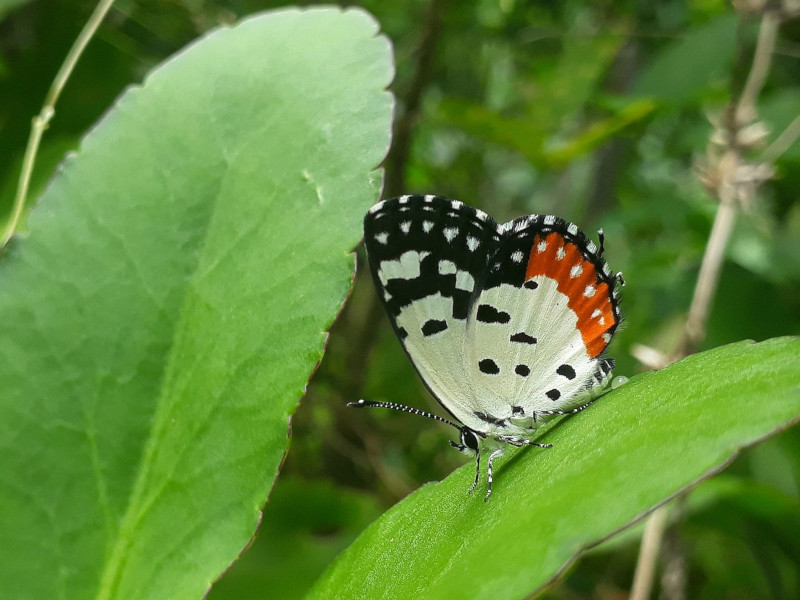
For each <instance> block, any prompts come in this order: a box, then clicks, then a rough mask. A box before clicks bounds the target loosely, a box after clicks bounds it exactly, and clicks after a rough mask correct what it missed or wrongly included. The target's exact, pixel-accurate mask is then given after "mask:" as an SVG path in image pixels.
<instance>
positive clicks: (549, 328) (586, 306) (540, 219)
mask: <svg viewBox="0 0 800 600" xmlns="http://www.w3.org/2000/svg"><path fill="white" fill-rule="evenodd" d="M500 231H501V233H502V239H501V244H500V247H499V249H498V252H497V253H496V254H495V255H494V256H493V257H492V259H491V264H490V265H489V272H488V275H487V277H486V280H485V282H484V287H483V290H482V292H481V293H480V295H479V297H478V298H477V299H476V301H475V303H474V305H473V309H472V311H471V314H470V318H469V320H468V324H467V340H466V346H465V347H466V348H467V352H466V360H467V368H468V371H469V373H470V376H471V377H470V378H471V380H472V382H473V385H474V387H475V389H476V392H477V397H479V398H480V402H481V407H482V408H481V411H482V412H483V413H484V416H483V421H484V428H485V429H484V430H498V431H499V432H500V433H503V428H512V427H513V425H515V424H516V425H520V426H523V427H525V426H530V425H531V424H532V417H533V415H534V413H535V412H538V411H546V410H569V409H570V408H574V407H575V406H578V405H579V404H581V403H582V402H584V401H585V399H586V397H587V395H589V394H591V392H592V389H593V388H595V387H596V386H597V385H599V384H601V383H604V382H605V380H606V379H607V378H608V376H609V374H610V371H611V368H612V367H613V361H611V360H609V359H602V358H600V355H601V353H602V352H603V350H604V349H605V347H606V346H607V345H608V343H609V341H610V340H611V337H612V335H613V333H614V330H615V329H616V327H617V325H618V324H619V320H620V314H619V308H618V296H617V291H616V284H617V280H616V277H615V276H614V275H612V274H611V272H610V269H609V268H608V265H607V264H606V262H605V261H604V260H603V259H602V258H601V257H600V252H599V251H598V248H597V246H595V244H593V243H592V242H591V241H589V239H588V238H587V237H586V236H585V235H584V234H583V233H582V232H581V231H580V230H579V229H578V228H577V226H575V225H573V224H571V223H567V222H565V221H563V220H562V219H559V218H557V217H553V216H538V215H532V216H530V217H525V218H522V219H517V220H515V221H511V222H510V223H506V224H504V225H502V226H501V227H500Z"/></svg>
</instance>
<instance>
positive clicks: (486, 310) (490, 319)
mask: <svg viewBox="0 0 800 600" xmlns="http://www.w3.org/2000/svg"><path fill="white" fill-rule="evenodd" d="M476 316H477V319H478V321H480V322H481V323H508V322H509V321H510V320H511V315H509V314H508V313H507V312H503V311H502V310H497V309H496V308H495V307H494V306H492V305H491V304H481V305H480V306H479V307H478V314H477V315H476Z"/></svg>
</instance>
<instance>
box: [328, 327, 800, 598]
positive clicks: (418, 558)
mask: <svg viewBox="0 0 800 600" xmlns="http://www.w3.org/2000/svg"><path fill="white" fill-rule="evenodd" d="M799 355H800V339H798V338H777V339H773V340H770V341H767V342H763V343H759V344H753V343H751V342H741V343H737V344H732V345H730V346H724V347H720V348H717V349H714V350H711V351H708V352H704V353H702V354H698V355H694V356H691V357H689V358H687V359H685V360H682V361H680V362H678V363H676V364H673V365H671V366H669V367H667V368H666V369H664V370H662V371H660V372H657V373H647V374H644V375H639V376H637V377H634V378H632V379H631V381H630V383H628V384H627V385H625V386H623V387H621V388H620V389H618V390H616V391H614V392H611V393H609V394H608V395H607V396H605V397H603V398H602V399H601V400H600V401H599V402H597V403H596V404H595V405H594V406H592V407H591V408H590V409H589V410H587V411H585V412H583V413H581V414H580V415H576V416H575V417H573V418H570V419H567V420H562V421H560V422H559V423H557V424H555V426H554V427H553V428H552V429H550V430H549V431H548V432H547V433H546V434H545V435H544V436H543V438H542V439H543V440H545V441H547V442H552V443H553V444H554V448H552V449H549V450H542V449H535V448H532V449H524V450H521V451H517V452H515V453H514V455H513V457H512V458H510V459H508V460H506V461H505V464H504V465H502V467H501V468H500V469H499V472H498V473H496V474H495V484H494V494H493V495H492V497H491V499H490V500H489V502H486V503H484V502H483V493H482V491H483V488H479V490H478V493H475V494H473V495H471V496H467V495H466V493H465V491H466V490H467V488H468V487H469V485H470V482H471V479H472V476H473V472H474V471H473V469H474V465H473V464H468V465H465V466H464V467H463V468H461V469H459V470H458V471H456V472H455V473H453V475H451V476H450V477H448V478H447V479H445V480H444V481H442V482H441V483H438V484H434V485H428V486H425V487H423V488H422V489H420V490H418V491H417V492H415V493H414V494H412V495H411V496H409V497H408V498H406V499H405V500H403V501H402V502H400V503H399V504H398V505H397V506H395V507H394V508H393V509H392V510H390V511H389V512H388V513H386V514H385V515H384V516H383V517H382V518H381V519H379V520H378V521H377V522H375V523H373V524H372V525H371V526H370V527H369V528H368V529H367V530H366V531H365V532H364V533H363V534H362V535H361V536H360V537H359V538H358V540H356V542H355V543H354V544H353V545H352V546H351V547H350V548H349V549H348V550H347V551H345V552H344V553H343V554H342V555H341V556H340V557H339V558H338V559H337V561H336V562H335V563H334V565H333V566H332V568H331V569H329V570H328V571H327V572H326V573H325V575H324V576H323V577H322V578H321V579H320V581H318V582H317V584H316V586H315V588H314V593H313V594H312V597H314V598H345V597H363V598H463V597H464V595H465V593H466V594H467V595H468V596H469V597H471V598H523V597H525V596H527V595H528V594H530V593H532V592H534V591H535V590H538V589H540V588H541V587H542V586H544V585H546V584H547V583H548V582H549V581H551V580H552V579H553V578H554V577H556V576H557V574H558V573H559V572H561V571H562V570H563V569H564V568H565V567H566V566H567V565H569V564H570V563H571V562H572V561H573V560H575V558H576V557H577V555H578V554H579V553H580V551H581V550H582V549H585V548H587V547H589V546H592V545H593V544H596V543H597V542H599V541H601V540H603V539H604V538H606V537H608V536H610V535H612V534H613V533H615V532H616V531H618V530H620V529H621V528H623V527H625V526H626V525H628V524H630V523H631V522H632V521H634V520H636V519H639V518H641V517H642V516H643V515H645V514H646V513H647V512H648V511H650V510H651V509H652V508H653V507H654V506H656V505H658V504H660V503H662V502H664V501H665V500H666V499H668V498H670V497H672V496H674V495H675V494H677V493H678V492H679V491H681V490H683V489H686V488H687V487H688V486H690V485H692V484H693V483H695V482H697V481H698V480H701V479H702V478H704V477H707V476H708V475H709V474H712V473H714V472H716V471H718V470H719V469H721V468H723V467H724V466H725V465H726V464H728V462H729V461H730V460H731V459H732V458H733V457H734V456H735V455H736V453H737V452H738V451H739V450H740V449H741V448H744V447H747V446H749V445H752V444H754V443H756V442H758V441H759V440H761V439H763V438H764V437H766V436H769V435H770V434H772V433H774V432H776V431H778V430H780V429H781V428H784V427H787V426H788V425H789V424H791V423H793V422H795V421H796V420H797V419H798V418H800V369H798V368H797V358H798V356H799ZM498 462H499V461H498ZM465 590H467V591H466V592H465Z"/></svg>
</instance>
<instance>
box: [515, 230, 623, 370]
mask: <svg viewBox="0 0 800 600" xmlns="http://www.w3.org/2000/svg"><path fill="white" fill-rule="evenodd" d="M537 275H544V276H545V277H549V278H550V279H553V280H555V281H556V283H557V285H558V291H559V292H561V293H562V294H564V295H565V296H567V298H569V301H568V302H567V305H568V306H569V307H570V308H571V309H572V310H573V311H574V312H575V314H576V315H578V329H579V330H580V332H581V337H582V338H583V343H584V345H585V346H586V352H587V353H588V354H589V356H590V357H592V358H596V357H597V356H599V355H600V353H601V352H602V351H603V350H605V347H606V346H607V345H608V342H609V341H610V340H611V337H610V335H607V333H608V331H609V330H611V329H612V328H613V327H614V326H615V325H616V324H617V319H616V317H615V316H614V307H613V305H612V304H611V292H612V290H610V289H609V286H608V284H607V283H605V282H603V281H602V280H601V279H600V277H598V273H597V269H596V268H595V265H594V264H593V263H592V262H590V261H588V260H586V259H585V258H584V257H583V254H582V253H581V251H580V250H579V249H578V247H577V246H576V245H575V244H573V243H572V242H570V241H568V240H566V239H565V238H564V237H563V236H562V235H560V234H558V233H555V232H552V233H548V234H546V235H544V236H543V235H541V234H537V235H536V236H535V237H534V239H533V247H532V248H531V253H530V258H529V259H528V268H527V270H526V272H525V281H528V280H529V279H532V278H533V277H536V276H537Z"/></svg>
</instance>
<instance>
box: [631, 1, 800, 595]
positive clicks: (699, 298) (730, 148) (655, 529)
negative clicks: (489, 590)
mask: <svg viewBox="0 0 800 600" xmlns="http://www.w3.org/2000/svg"><path fill="white" fill-rule="evenodd" d="M779 25H780V16H779V14H778V13H777V12H773V11H770V10H767V11H766V12H765V13H764V14H763V16H762V18H761V24H760V27H759V32H758V42H757V44H756V50H755V54H754V56H753V64H752V66H751V68H750V71H749V73H748V75H747V80H746V81H745V85H744V87H743V89H742V92H741V94H740V95H739V99H738V101H735V102H733V101H732V102H731V105H730V106H729V108H728V110H727V111H726V117H725V118H724V122H723V124H722V127H723V128H724V129H725V140H726V147H725V148H724V151H723V153H722V154H721V156H719V160H718V162H717V164H716V165H713V166H712V168H715V169H716V170H717V174H718V178H717V185H716V186H715V187H714V191H715V193H716V195H717V198H718V200H719V208H718V209H717V214H716V216H715V217H714V224H713V225H712V227H711V233H710V235H709V238H708V243H707V244H706V249H705V252H704V253H703V259H702V262H701V265H700V272H699V273H698V276H697V285H696V287H695V291H694V296H693V297H692V303H691V305H690V308H689V314H688V316H687V319H686V325H685V327H684V331H683V335H682V337H681V340H680V342H679V344H678V348H677V351H676V353H675V355H674V356H673V357H672V359H673V360H677V359H679V358H682V357H683V356H686V355H688V354H691V353H692V352H694V351H695V350H696V349H697V347H698V345H699V344H700V343H701V342H702V341H703V339H705V336H706V326H707V323H708V315H709V314H710V311H711V306H712V303H713V301H714V296H715V295H716V292H717V287H718V285H719V278H720V273H721V272H722V264H723V261H724V259H725V248H726V246H727V245H728V240H729V238H730V235H731V232H732V231H733V226H734V224H735V223H736V213H737V211H738V207H739V204H740V203H743V202H744V203H746V202H747V200H748V199H749V197H750V196H751V195H752V194H754V193H755V186H754V185H750V182H746V181H745V180H743V179H742V178H740V176H739V171H740V167H741V166H742V165H743V163H744V161H743V157H742V148H741V146H740V144H739V135H738V134H739V132H740V131H741V129H742V128H743V127H745V126H747V125H748V124H749V123H751V122H752V121H753V120H754V119H755V118H756V116H757V112H756V101H757V100H758V96H759V95H760V93H761V90H762V88H763V87H764V82H765V81H766V78H767V75H768V74H769V69H770V63H771V58H772V53H773V50H774V48H775V39H776V37H777V33H778V27H779ZM793 127H797V128H800V125H795V123H792V125H790V126H789V128H787V131H788V132H789V133H788V135H789V136H791V135H792V134H793V132H794V129H793ZM790 129H791V131H789V130H790ZM786 134H787V132H784V135H786ZM784 135H782V136H780V137H779V138H778V140H776V141H775V143H774V144H773V146H774V145H776V144H778V142H781V143H782V144H786V143H791V141H789V140H790V139H791V138H790V137H789V138H787V139H783V138H784ZM781 140H783V141H781ZM770 148H772V146H771V147H770ZM780 148H781V146H780V145H779V146H778V149H777V150H776V156H777V155H778V154H779V153H780V151H781V150H780ZM764 154H765V158H766V157H767V156H769V155H768V154H767V153H766V152H765V153H764ZM666 510H667V509H666V507H660V508H658V509H656V510H655V511H654V512H653V513H652V514H651V515H650V517H649V518H648V521H647V524H646V526H645V533H644V535H643V537H642V543H641V547H640V550H639V557H638V559H637V562H636V571H635V573H634V578H633V587H632V590H631V596H630V598H631V600H646V599H647V598H649V597H650V593H651V590H652V587H653V579H654V577H655V572H656V561H657V560H658V549H659V548H660V546H661V544H662V540H663V537H664V532H665V531H666V527H665V523H666Z"/></svg>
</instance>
